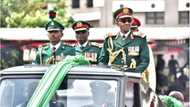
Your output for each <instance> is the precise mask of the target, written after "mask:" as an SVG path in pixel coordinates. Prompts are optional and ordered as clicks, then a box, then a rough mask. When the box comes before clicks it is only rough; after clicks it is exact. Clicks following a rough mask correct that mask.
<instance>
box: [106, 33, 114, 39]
mask: <svg viewBox="0 0 190 107" xmlns="http://www.w3.org/2000/svg"><path fill="white" fill-rule="evenodd" d="M116 36H117V34H114V33H108V34H106V37H105V38H108V37H116Z"/></svg>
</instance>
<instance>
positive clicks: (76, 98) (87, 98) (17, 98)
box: [0, 78, 119, 107]
mask: <svg viewBox="0 0 190 107" xmlns="http://www.w3.org/2000/svg"><path fill="white" fill-rule="evenodd" d="M38 81H39V79H3V80H1V83H0V107H25V106H26V104H27V102H28V100H29V98H30V97H31V96H32V93H33V92H34V90H35V88H36V86H37V84H38ZM118 85H119V84H118V81H117V80H110V79H107V80H103V79H93V80H92V79H84V78H80V79H75V78H70V79H65V81H64V82H62V84H61V86H60V88H59V89H58V90H57V91H56V92H55V95H54V96H53V98H52V99H51V101H50V102H49V104H48V105H47V107H88V106H89V107H90V106H94V105H95V106H102V107H116V105H117V100H116V99H118V97H119V95H118V94H119V93H118V91H119V90H118Z"/></svg>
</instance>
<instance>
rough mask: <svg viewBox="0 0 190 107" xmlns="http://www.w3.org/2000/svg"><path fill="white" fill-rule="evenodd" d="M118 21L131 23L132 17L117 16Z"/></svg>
mask: <svg viewBox="0 0 190 107" xmlns="http://www.w3.org/2000/svg"><path fill="white" fill-rule="evenodd" d="M118 21H119V22H122V23H126V22H128V23H131V22H132V18H131V17H126V18H119V19H118Z"/></svg>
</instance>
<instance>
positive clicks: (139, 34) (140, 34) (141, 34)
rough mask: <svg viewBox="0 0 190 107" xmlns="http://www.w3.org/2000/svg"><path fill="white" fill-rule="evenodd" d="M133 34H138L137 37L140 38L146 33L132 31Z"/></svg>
mask: <svg viewBox="0 0 190 107" xmlns="http://www.w3.org/2000/svg"><path fill="white" fill-rule="evenodd" d="M133 36H138V37H141V38H145V37H146V35H145V34H144V33H142V32H139V31H138V32H133Z"/></svg>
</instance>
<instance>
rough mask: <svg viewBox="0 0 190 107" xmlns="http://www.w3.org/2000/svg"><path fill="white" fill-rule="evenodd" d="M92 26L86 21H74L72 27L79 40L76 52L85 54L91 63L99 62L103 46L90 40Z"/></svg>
mask: <svg viewBox="0 0 190 107" xmlns="http://www.w3.org/2000/svg"><path fill="white" fill-rule="evenodd" d="M90 27H91V25H90V24H89V23H87V22H85V21H77V22H75V23H73V25H72V28H73V30H74V31H75V34H76V39H77V41H78V43H77V44H76V46H75V54H76V55H77V54H83V55H84V56H85V58H86V59H88V60H89V61H90V62H91V64H97V62H98V57H99V53H100V51H101V48H100V47H101V46H100V45H99V44H97V43H95V42H90V41H88V36H89V28H90Z"/></svg>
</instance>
